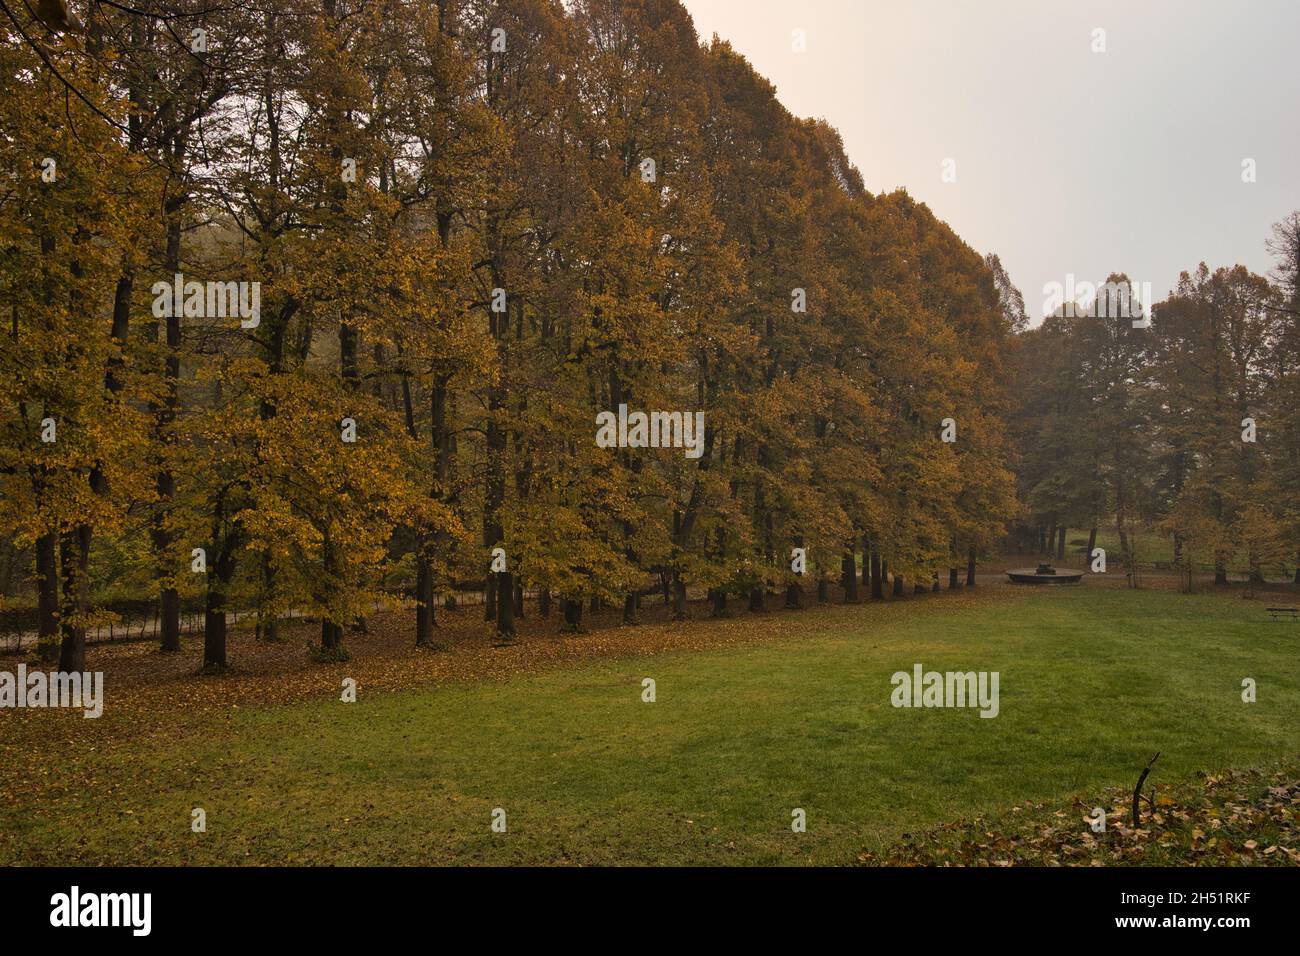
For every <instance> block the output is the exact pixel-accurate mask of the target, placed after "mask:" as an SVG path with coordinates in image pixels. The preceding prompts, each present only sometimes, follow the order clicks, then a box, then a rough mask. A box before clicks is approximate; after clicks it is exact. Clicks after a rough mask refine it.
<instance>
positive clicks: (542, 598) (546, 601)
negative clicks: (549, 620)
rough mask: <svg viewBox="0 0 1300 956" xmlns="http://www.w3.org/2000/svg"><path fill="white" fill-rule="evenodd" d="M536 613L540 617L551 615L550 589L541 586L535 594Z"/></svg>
mask: <svg viewBox="0 0 1300 956" xmlns="http://www.w3.org/2000/svg"><path fill="white" fill-rule="evenodd" d="M537 613H538V614H540V615H541V616H542V617H550V616H551V589H550V588H542V590H541V591H540V592H538V595H537Z"/></svg>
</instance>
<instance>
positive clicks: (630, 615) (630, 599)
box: [623, 592, 727, 625]
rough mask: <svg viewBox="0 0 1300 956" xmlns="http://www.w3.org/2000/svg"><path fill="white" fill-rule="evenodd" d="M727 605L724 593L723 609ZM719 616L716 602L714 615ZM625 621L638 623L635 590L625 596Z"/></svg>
mask: <svg viewBox="0 0 1300 956" xmlns="http://www.w3.org/2000/svg"><path fill="white" fill-rule="evenodd" d="M726 605H727V597H726V595H725V594H724V595H723V597H722V606H723V610H725V609H726ZM717 616H719V615H718V614H717V605H716V604H715V605H714V617H717ZM623 623H624V624H628V625H632V624H635V623H636V593H635V592H628V593H627V594H626V595H624V597H623Z"/></svg>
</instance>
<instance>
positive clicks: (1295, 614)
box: [1268, 607, 1300, 622]
mask: <svg viewBox="0 0 1300 956" xmlns="http://www.w3.org/2000/svg"><path fill="white" fill-rule="evenodd" d="M1268 619H1269V620H1270V621H1280V622H1286V621H1292V622H1295V621H1300V608H1294V607H1271V608H1268Z"/></svg>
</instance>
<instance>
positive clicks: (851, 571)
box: [840, 546, 862, 604]
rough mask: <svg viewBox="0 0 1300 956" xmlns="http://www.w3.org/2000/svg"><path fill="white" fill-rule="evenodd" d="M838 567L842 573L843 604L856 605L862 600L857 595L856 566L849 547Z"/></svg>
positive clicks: (851, 549) (854, 557)
mask: <svg viewBox="0 0 1300 956" xmlns="http://www.w3.org/2000/svg"><path fill="white" fill-rule="evenodd" d="M840 565H841V568H842V569H843V572H844V573H843V575H842V577H843V581H844V603H845V604H857V603H859V602H860V601H861V600H862V599H861V597H859V595H858V565H857V561H856V556H855V555H854V553H853V548H852V547H851V546H850V547H849V548H848V549H847V550H846V551H845V552H844V557H843V558H842V559H841V562H840Z"/></svg>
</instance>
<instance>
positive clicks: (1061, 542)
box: [1056, 525, 1068, 561]
mask: <svg viewBox="0 0 1300 956" xmlns="http://www.w3.org/2000/svg"><path fill="white" fill-rule="evenodd" d="M1067 530H1068V529H1067V528H1066V527H1065V525H1061V528H1060V532H1059V534H1060V537H1059V539H1058V540H1057V544H1056V560H1057V561H1064V560H1065V533H1066V531H1067Z"/></svg>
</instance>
